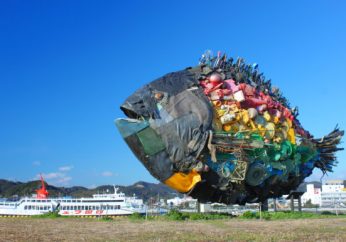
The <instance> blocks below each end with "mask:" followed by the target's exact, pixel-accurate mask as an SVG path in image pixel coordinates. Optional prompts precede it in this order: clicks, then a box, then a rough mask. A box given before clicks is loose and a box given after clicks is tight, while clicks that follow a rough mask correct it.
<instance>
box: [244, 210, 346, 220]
mask: <svg viewBox="0 0 346 242" xmlns="http://www.w3.org/2000/svg"><path fill="white" fill-rule="evenodd" d="M261 216H262V219H265V220H281V219H311V218H337V217H342V218H346V215H339V216H336V215H335V214H333V213H330V212H329V213H322V214H316V213H307V212H290V211H285V212H262V214H261ZM240 218H241V219H260V213H259V212H251V211H246V212H245V213H243V214H242V215H241V216H240Z"/></svg>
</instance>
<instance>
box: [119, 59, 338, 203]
mask: <svg viewBox="0 0 346 242" xmlns="http://www.w3.org/2000/svg"><path fill="white" fill-rule="evenodd" d="M121 109H122V110H123V111H124V113H125V114H126V115H127V116H128V117H129V118H131V119H119V120H117V121H116V124H117V126H118V128H119V130H120V132H121V133H122V136H123V137H124V139H125V140H126V142H127V143H128V145H129V146H130V148H131V149H132V151H133V152H134V153H135V154H136V156H137V158H138V159H139V160H141V161H142V163H143V164H144V165H145V166H146V168H147V169H148V170H149V171H150V172H151V174H152V175H153V176H154V177H156V178H157V179H159V180H160V181H162V182H164V183H165V184H167V185H168V186H170V187H172V188H174V189H176V190H177V191H179V192H183V193H187V194H189V195H191V196H193V197H195V198H198V199H199V200H200V201H204V202H205V201H211V202H223V203H227V204H235V203H236V204H244V203H246V202H259V201H264V200H265V199H267V198H268V197H278V196H281V195H283V194H287V193H289V191H290V190H291V189H295V188H296V187H297V186H298V185H299V184H300V183H301V182H302V181H303V180H304V178H305V177H307V176H309V175H310V174H311V173H312V170H313V169H314V168H315V167H318V168H320V169H321V170H322V171H323V172H324V173H325V172H327V171H332V166H333V165H334V164H335V161H336V157H335V152H336V151H338V150H340V149H341V148H338V147H337V145H338V144H339V142H340V140H341V137H342V136H343V131H340V130H339V129H337V128H335V130H334V131H333V132H332V133H330V134H329V135H328V136H326V137H324V138H322V139H313V137H312V136H311V135H310V134H309V133H308V132H307V131H306V130H304V129H303V128H302V126H301V124H300V123H299V121H298V119H297V116H298V109H297V108H291V107H290V105H289V103H288V101H287V100H286V99H285V98H284V97H283V96H282V94H281V93H280V91H279V89H278V88H273V87H272V86H271V81H270V80H269V81H267V80H265V77H264V76H263V74H262V73H259V70H258V65H257V64H254V65H246V64H245V63H244V62H243V60H242V59H238V60H237V61H236V62H233V59H232V58H231V59H228V60H227V58H226V55H221V53H218V55H217V56H215V57H213V56H212V55H211V54H210V52H207V53H205V54H204V55H203V56H202V58H201V59H200V64H199V65H198V66H196V67H194V68H187V69H186V70H183V71H179V72H174V73H170V74H167V75H165V76H164V77H162V78H159V79H158V80H156V81H154V82H152V83H150V84H148V85H146V86H145V87H143V88H142V89H139V90H138V91H137V92H135V93H134V94H133V95H132V96H130V97H129V98H128V99H127V100H126V101H125V103H124V104H123V105H122V106H121Z"/></svg>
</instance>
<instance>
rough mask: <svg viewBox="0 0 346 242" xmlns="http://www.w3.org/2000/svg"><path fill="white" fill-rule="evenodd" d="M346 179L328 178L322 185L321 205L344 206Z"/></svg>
mask: <svg viewBox="0 0 346 242" xmlns="http://www.w3.org/2000/svg"><path fill="white" fill-rule="evenodd" d="M345 185H346V181H344V180H329V181H327V182H326V183H325V184H324V185H322V192H321V206H322V207H344V206H346V188H345V187H346V186H345Z"/></svg>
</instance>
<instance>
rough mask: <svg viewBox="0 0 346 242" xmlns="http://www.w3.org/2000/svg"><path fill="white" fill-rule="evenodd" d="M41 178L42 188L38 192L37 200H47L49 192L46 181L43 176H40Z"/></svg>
mask: <svg viewBox="0 0 346 242" xmlns="http://www.w3.org/2000/svg"><path fill="white" fill-rule="evenodd" d="M40 177H41V188H40V189H37V190H36V198H38V199H45V198H47V197H48V191H47V189H46V185H45V184H44V180H43V178H42V175H41V174H40Z"/></svg>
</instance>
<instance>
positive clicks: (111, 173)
mask: <svg viewBox="0 0 346 242" xmlns="http://www.w3.org/2000/svg"><path fill="white" fill-rule="evenodd" d="M101 176H106V177H110V176H113V172H111V171H104V172H102V173H101Z"/></svg>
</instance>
